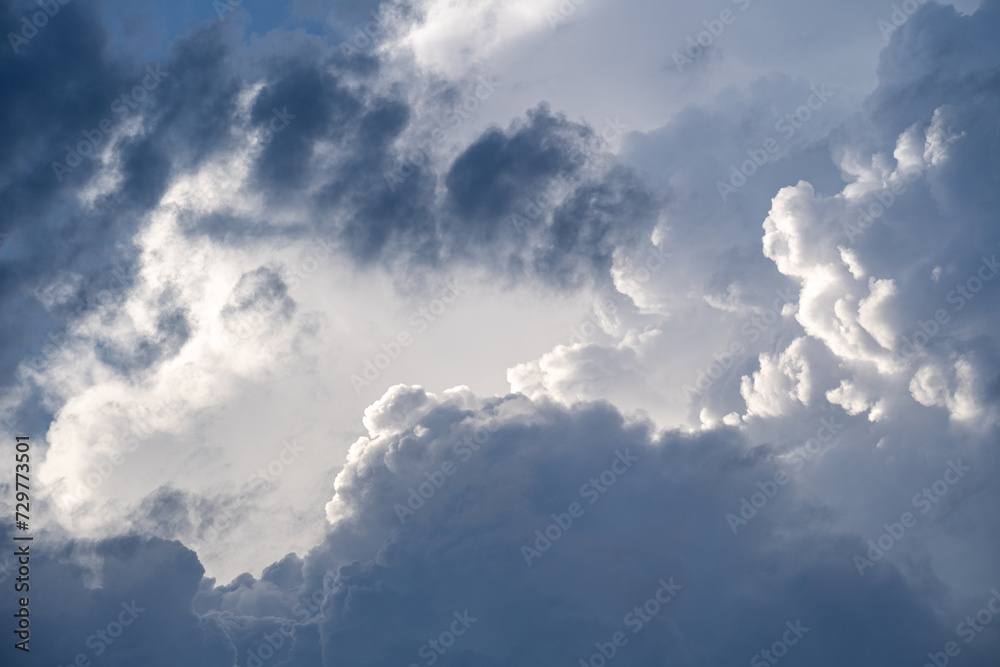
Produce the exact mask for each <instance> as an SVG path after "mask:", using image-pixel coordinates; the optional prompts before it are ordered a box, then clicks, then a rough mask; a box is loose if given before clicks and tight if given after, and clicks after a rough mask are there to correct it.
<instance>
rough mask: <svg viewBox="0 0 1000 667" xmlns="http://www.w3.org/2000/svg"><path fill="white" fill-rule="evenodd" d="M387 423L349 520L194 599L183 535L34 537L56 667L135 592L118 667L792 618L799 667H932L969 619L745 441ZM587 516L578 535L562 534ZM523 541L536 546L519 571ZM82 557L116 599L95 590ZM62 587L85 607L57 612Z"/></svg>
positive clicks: (722, 627) (668, 649) (552, 653)
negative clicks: (942, 609) (665, 587)
mask: <svg viewBox="0 0 1000 667" xmlns="http://www.w3.org/2000/svg"><path fill="white" fill-rule="evenodd" d="M381 411H382V412H383V414H384V415H385V416H384V417H383V418H380V419H376V420H372V421H370V422H369V425H370V426H369V428H371V429H375V432H374V433H372V439H371V440H370V441H368V442H365V443H363V444H362V445H360V446H359V448H357V451H356V455H355V456H354V457H353V460H352V462H351V463H349V464H348V465H347V467H346V468H345V470H344V472H343V473H342V475H341V477H340V479H339V481H338V497H339V499H340V500H339V502H340V503H341V504H340V506H339V507H340V509H341V510H344V511H346V514H345V517H346V520H345V521H343V522H342V523H341V524H339V525H338V526H337V527H335V528H334V529H333V530H332V532H331V533H330V535H329V537H328V539H327V540H326V542H325V543H324V544H323V545H321V546H318V547H317V548H316V549H314V550H313V551H312V552H310V553H309V554H307V555H305V556H304V557H299V556H296V555H292V554H290V555H289V556H287V557H285V558H284V559H282V560H281V561H280V562H278V563H275V564H273V565H271V566H270V567H268V568H266V569H265V571H264V573H263V575H262V576H261V577H260V578H259V579H256V578H254V577H252V576H250V575H248V574H247V575H242V576H240V577H238V578H237V579H235V580H234V581H233V582H231V583H230V584H227V585H213V582H212V581H211V580H205V581H203V582H202V583H200V584H199V581H200V578H201V575H202V569H201V567H200V566H199V565H198V563H197V559H196V557H195V555H194V554H193V553H192V552H190V551H188V550H187V549H185V548H183V547H182V546H181V545H180V544H179V543H176V542H165V541H162V540H156V539H154V540H143V539H139V538H133V537H129V538H115V539H110V540H104V541H101V542H97V543H93V544H89V545H88V544H85V543H75V544H74V543H70V546H67V547H65V548H62V550H61V551H60V552H59V555H56V554H52V553H50V550H51V547H46V546H45V544H41V545H39V546H41V549H40V553H41V554H42V556H41V557H40V558H39V559H38V561H37V563H36V565H35V569H33V576H37V578H38V580H39V581H40V582H41V581H44V582H47V583H46V584H45V586H46V588H43V589H42V590H41V592H40V593H39V594H38V595H37V598H34V599H33V605H34V609H36V610H37V611H36V613H37V614H38V620H37V623H38V625H37V630H36V632H37V635H36V637H38V638H39V639H42V638H45V637H48V636H49V635H50V634H51V633H55V632H58V633H59V635H60V636H61V637H63V638H64V641H62V642H56V643H54V644H52V645H51V646H46V645H43V642H42V641H39V657H40V658H44V659H46V660H52V661H55V662H57V663H59V664H63V662H65V661H67V660H68V659H69V658H71V657H72V655H66V653H67V652H70V653H72V651H74V650H76V649H75V648H74V647H76V646H77V645H78V644H82V645H83V646H84V647H85V646H86V644H85V640H86V638H87V636H89V635H90V634H91V633H92V632H94V630H96V629H99V626H104V625H107V623H106V622H104V621H102V620H101V619H103V618H104V617H105V616H107V618H108V622H110V621H112V620H114V614H116V613H117V610H118V608H119V607H118V605H120V602H121V601H122V600H125V601H127V602H131V600H132V599H133V598H134V599H135V600H136V602H137V604H139V606H141V607H144V609H146V610H147V611H144V612H143V615H142V616H141V617H140V619H141V620H139V621H137V622H136V624H135V625H134V626H133V627H130V628H126V632H123V633H122V636H121V640H120V641H119V642H117V643H116V644H115V645H113V646H109V647H108V650H107V655H106V657H105V658H104V660H105V661H106V663H105V664H135V661H141V662H143V663H144V664H147V663H148V664H177V663H178V662H179V661H182V660H183V661H184V664H190V665H213V666H217V665H235V664H240V665H243V664H247V662H246V661H247V660H249V659H250V657H251V655H257V656H260V655H264V654H266V656H267V659H265V660H264V661H263V662H265V663H266V662H267V660H268V659H270V660H272V661H273V662H272V663H271V664H280V665H300V664H301V665H304V664H313V665H317V664H323V665H344V664H350V665H357V666H362V665H377V664H386V663H387V662H395V663H399V664H412V663H416V664H427V662H426V660H425V657H424V656H423V655H422V654H421V651H422V650H423V651H424V652H425V653H426V652H427V651H428V650H431V649H429V648H428V646H427V642H428V639H432V638H435V637H438V636H440V635H441V634H442V633H444V632H449V631H450V630H449V629H462V628H463V626H462V625H458V626H455V625H454V624H455V623H456V622H457V621H456V616H455V614H456V613H457V614H458V617H465V618H466V619H474V620H469V621H468V627H467V628H466V630H467V631H466V632H463V633H462V636H461V637H459V638H458V639H456V641H455V643H454V648H450V647H449V649H448V650H447V651H446V652H444V653H443V654H441V655H440V656H439V660H438V661H437V663H438V664H443V665H458V664H488V665H515V664H524V665H535V664H551V663H552V662H554V661H559V662H564V663H574V662H578V661H579V659H581V658H584V659H589V656H590V655H591V654H592V653H594V652H596V651H597V650H598V649H596V648H595V643H606V642H608V641H610V638H611V637H612V636H613V635H614V633H616V632H619V631H622V632H624V633H625V635H626V637H627V639H628V643H627V644H626V645H625V646H623V647H621V648H620V649H619V650H620V653H619V656H618V658H617V660H618V661H619V662H620V663H621V664H627V665H652V664H661V663H662V661H663V660H664V659H667V660H669V661H670V662H671V664H681V665H706V664H727V663H728V664H733V663H739V662H747V661H750V660H751V658H752V657H753V656H754V655H755V654H757V653H758V652H759V651H760V650H762V649H764V648H767V647H769V646H771V645H772V644H773V643H774V642H776V641H780V640H781V638H782V635H783V633H784V632H785V630H786V629H787V626H786V622H790V623H792V624H793V625H796V624H798V623H801V626H800V627H802V628H805V630H804V633H805V634H804V635H803V636H802V638H801V642H800V643H798V642H797V643H796V645H795V646H794V648H792V649H790V651H789V658H788V660H789V662H790V664H794V663H793V662H792V661H795V662H798V663H805V664H810V665H839V664H843V662H844V661H851V662H852V664H859V665H884V664H886V663H887V662H893V663H894V662H901V663H903V664H909V663H914V664H920V660H921V659H922V657H923V656H924V655H925V653H926V651H928V650H933V649H935V648H936V647H938V646H941V645H943V644H944V643H945V642H946V641H947V640H949V639H950V638H951V627H953V626H954V623H951V622H950V619H945V620H941V619H939V618H938V615H937V608H938V607H939V606H940V605H942V604H944V603H945V602H946V598H947V593H946V589H945V588H944V587H943V586H941V584H940V583H939V582H938V581H937V579H936V577H935V575H934V572H933V566H932V563H931V561H929V560H926V559H922V558H920V548H921V545H920V541H919V538H914V540H915V541H914V543H912V544H911V543H904V542H901V543H900V544H899V545H897V546H896V547H895V549H899V550H906V551H912V553H913V556H914V558H913V559H912V560H910V561H909V563H908V565H907V567H906V573H905V576H904V573H903V571H902V570H901V569H900V568H899V567H898V566H896V565H893V564H891V563H885V562H883V563H879V565H878V567H877V568H876V569H874V570H872V571H870V572H868V573H866V576H864V577H860V576H858V573H857V572H856V569H855V567H854V564H853V562H852V557H853V556H854V555H856V554H858V553H863V552H864V551H865V549H866V548H867V546H866V545H865V541H864V539H863V538H862V537H861V536H859V535H854V534H849V533H843V532H841V531H839V530H837V529H836V528H834V527H833V523H832V521H831V519H832V518H833V515H832V514H831V512H833V509H832V508H829V507H824V506H823V505H822V504H815V503H814V502H811V501H809V500H807V497H808V495H809V494H808V491H807V490H806V489H802V488H799V486H798V483H797V482H795V481H792V482H789V483H788V484H787V485H785V486H782V487H777V486H775V489H777V491H773V490H768V489H767V488H766V485H767V483H768V481H769V480H773V479H774V478H775V473H776V471H777V470H778V468H777V465H776V460H775V458H774V457H775V455H776V454H778V453H779V450H777V449H775V448H773V447H770V446H764V447H758V448H754V449H751V448H748V446H747V443H746V442H744V441H743V439H742V437H741V436H739V435H738V434H737V433H735V432H731V431H730V432H727V431H716V432H712V433H706V434H701V435H683V434H680V433H666V434H663V435H661V436H654V435H653V434H652V432H651V430H650V426H649V425H648V424H644V423H634V422H633V423H627V422H626V421H625V420H624V419H623V417H622V416H621V415H620V414H619V413H618V412H617V411H615V410H614V409H613V408H611V407H610V406H607V405H601V404H590V405H580V406H578V407H576V408H573V409H566V408H560V407H556V406H554V405H551V404H545V403H536V404H531V403H529V402H528V401H526V400H525V399H524V398H523V397H517V396H509V397H506V398H498V399H491V400H488V401H486V402H485V403H484V404H483V405H482V406H481V407H477V406H475V405H473V404H470V403H468V401H467V400H466V399H463V398H451V399H444V400H442V399H440V398H432V397H428V396H427V395H426V394H425V393H424V392H423V390H421V389H419V388H402V387H397V388H395V389H394V390H393V391H392V392H391V393H390V394H388V395H387V396H386V397H384V398H383V401H382V402H381ZM449 464H450V465H449ZM608 471H610V472H608ZM873 474H874V475H876V477H878V476H881V477H882V478H883V479H882V483H890V482H891V483H895V481H898V480H893V478H894V476H895V475H896V474H897V473H896V472H895V471H891V470H883V471H881V472H873ZM602 478H603V483H602ZM612 479H613V481H610V482H609V481H608V480H612ZM421 484H424V485H429V486H428V487H427V488H425V489H423V490H422V491H417V493H421V492H422V493H423V494H424V496H425V498H424V499H423V505H422V506H417V507H416V508H415V509H414V510H413V511H412V512H411V513H409V514H403V515H402V516H403V518H404V520H403V521H402V524H401V521H400V518H399V517H400V514H399V512H398V510H397V509H396V508H395V506H396V505H397V504H402V505H406V504H407V503H408V502H412V503H413V504H412V505H411V506H415V505H417V503H416V502H413V501H408V496H409V495H410V491H409V490H410V489H419V488H420V485H421ZM760 484H764V485H765V488H762V487H761V486H760ZM429 489H433V490H429ZM758 490H762V491H763V492H766V493H768V494H771V495H773V497H772V498H771V499H769V500H768V501H767V504H766V505H765V506H764V507H763V508H761V509H760V510H759V512H758V514H757V515H756V516H754V517H751V519H750V521H749V522H748V524H747V525H745V526H741V527H740V531H739V532H738V534H735V535H734V534H733V532H732V531H731V529H730V524H729V523H728V521H727V519H726V515H727V514H729V513H732V512H739V511H740V502H741V498H743V497H749V496H750V495H751V494H752V493H757V492H758ZM987 493H988V495H989V496H990V497H993V496H995V495H996V488H995V486H994V487H993V488H992V490H990V491H988V492H987ZM762 497H763V496H762ZM591 499H593V502H591ZM986 500H987V499H986V498H983V501H984V502H985V501H986ZM994 500H995V498H994ZM176 501H177V498H175V497H173V496H172V494H162V495H161V496H159V499H157V500H155V501H154V500H152V499H151V500H150V502H151V503H153V504H156V505H157V507H156V508H151V512H150V516H154V517H155V516H164V517H168V518H169V517H170V516H175V515H176V510H177V502H176ZM574 502H575V503H579V508H580V510H581V511H576V510H574V509H573V508H572V505H571V504H572V503H574ZM976 507H977V506H976V505H975V504H969V503H962V504H957V505H955V506H953V507H952V509H951V512H950V513H949V515H948V518H947V519H942V520H946V521H947V522H948V524H949V525H951V526H955V527H957V526H960V525H962V524H963V523H964V522H966V521H969V520H970V519H972V518H973V517H975V516H976V515H977V514H978V509H977V508H976ZM570 512H574V513H576V514H577V516H576V517H575V518H572V525H569V526H568V527H567V528H566V529H565V530H562V529H559V530H555V529H552V528H547V527H548V526H550V525H552V524H555V522H556V521H561V522H563V525H564V526H565V525H566V524H567V523H568V521H569V519H567V515H569V513H570ZM553 515H557V517H556V518H553ZM536 530H540V531H546V530H548V531H549V536H550V537H549V541H548V542H541V541H539V540H540V538H539V537H538V534H537V533H536V532H535V531H536ZM48 539H49V540H50V541H51V540H54V539H55V536H53V537H51V538H48ZM955 539H957V540H963V539H966V538H964V537H961V536H955ZM49 543H52V542H49ZM46 544H47V543H46ZM525 546H529V547H532V548H535V547H537V548H538V549H539V552H538V554H537V555H533V556H530V557H529V558H526V555H525V552H524V550H523V547H525ZM897 553H898V552H897ZM74 556H75V557H76V558H75V560H74ZM528 559H530V560H531V561H532V562H531V564H530V565H529V564H528V563H527V562H526V561H527V560H528ZM904 560H906V559H904ZM73 562H79V563H81V564H86V565H87V567H90V568H93V569H94V570H95V571H96V573H97V576H98V577H100V578H101V581H102V582H103V583H102V588H100V589H96V590H93V591H89V592H88V591H86V590H85V589H84V588H83V583H82V579H83V577H84V572H83V570H82V569H81V568H80V566H76V565H72V564H71V563H73ZM95 563H96V565H95ZM90 576H93V575H90ZM661 580H665V581H666V582H667V583H668V584H669V585H673V584H676V585H679V586H680V589H679V590H678V592H676V596H675V598H674V599H672V600H671V601H670V603H669V604H667V605H665V606H663V608H662V610H657V611H656V612H655V613H653V612H652V611H650V612H649V615H648V616H647V617H646V618H647V619H648V620H644V621H643V622H642V623H639V621H638V619H642V618H643V616H642V615H640V614H636V613H633V614H632V616H628V614H629V613H630V611H632V610H633V609H634V607H635V606H636V605H644V604H645V603H646V601H647V600H649V599H651V598H654V597H655V595H656V592H657V590H658V589H659V588H660V586H661V583H660V582H661ZM50 582H60V585H59V590H60V594H61V595H64V596H68V597H67V600H68V604H66V603H63V604H61V606H59V611H58V612H55V613H53V612H52V611H50V610H51V609H54V607H55V605H57V604H58V603H57V602H56V593H55V592H54V591H53V592H51V593H49V592H46V591H47V590H48V588H47V587H48V586H51V583H50ZM983 592H984V593H985V591H983ZM661 595H662V594H661ZM661 600H662V597H661ZM5 604H7V603H6V602H5ZM650 609H653V606H650ZM41 610H45V611H44V612H42V611H41ZM102 613H103V615H102ZM147 621H149V623H148V624H147V623H146V622H147ZM92 626H93V627H92ZM637 628H638V631H636V632H633V630H636V629H637ZM177 636H182V637H185V638H186V641H182V642H178V641H174V640H172V639H171V637H177ZM448 641H450V640H449V639H448V638H447V637H446V638H445V642H446V643H447V642H448ZM977 642H979V643H978V644H977V645H975V646H972V647H971V648H970V649H968V656H969V657H968V659H969V664H975V665H984V666H985V665H986V664H988V663H987V662H985V660H986V658H987V656H989V655H991V652H993V651H995V650H996V649H997V647H998V646H1000V644H998V642H997V640H996V637H995V635H993V634H991V633H987V634H984V635H983V636H982V637H981V638H979V639H977ZM265 646H272V647H274V648H273V649H271V650H268V649H265V650H264V652H263V654H262V653H261V647H265ZM422 647H423V649H422ZM3 650H5V651H10V649H9V647H4V649H3ZM272 655H273V658H271V657H270V656H272ZM320 656H321V658H320ZM33 657H34V656H33ZM317 659H320V660H321V662H313V663H309V661H310V660H313V661H315V660H317ZM286 660H287V662H284V661H286ZM130 661H131V662H130Z"/></svg>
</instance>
